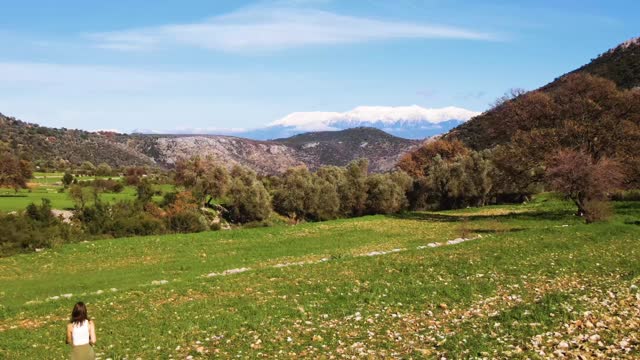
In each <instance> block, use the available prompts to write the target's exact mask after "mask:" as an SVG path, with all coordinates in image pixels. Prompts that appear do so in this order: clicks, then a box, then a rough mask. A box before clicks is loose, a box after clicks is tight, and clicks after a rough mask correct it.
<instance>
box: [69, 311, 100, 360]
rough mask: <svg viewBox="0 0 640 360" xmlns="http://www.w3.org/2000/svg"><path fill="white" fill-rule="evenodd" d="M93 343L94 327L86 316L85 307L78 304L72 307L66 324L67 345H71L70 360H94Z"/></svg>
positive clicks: (94, 339) (94, 337)
mask: <svg viewBox="0 0 640 360" xmlns="http://www.w3.org/2000/svg"><path fill="white" fill-rule="evenodd" d="M95 343H96V328H95V325H94V324H93V321H91V320H90V319H89V316H87V306H86V305H85V304H84V303H83V302H79V303H77V304H76V305H75V306H74V307H73V311H72V312H71V321H69V324H67V344H71V360H94V359H95V358H96V354H95V353H94V352H93V345H94V344H95Z"/></svg>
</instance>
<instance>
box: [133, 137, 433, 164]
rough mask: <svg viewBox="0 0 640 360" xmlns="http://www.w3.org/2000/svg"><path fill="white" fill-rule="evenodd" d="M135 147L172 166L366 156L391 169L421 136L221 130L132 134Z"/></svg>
mask: <svg viewBox="0 0 640 360" xmlns="http://www.w3.org/2000/svg"><path fill="white" fill-rule="evenodd" d="M132 137H133V139H135V141H134V142H135V143H136V145H135V147H136V149H137V150H138V151H139V152H140V153H143V154H145V155H146V156H149V157H150V158H152V159H153V160H154V161H155V162H157V163H158V164H161V165H165V166H169V167H170V166H171V165H172V164H173V163H175V161H176V160H177V159H178V158H181V157H189V156H192V155H194V154H199V155H202V156H213V157H214V158H216V159H219V160H220V161H222V162H224V163H225V164H228V165H229V166H233V165H235V164H240V165H245V166H249V167H251V168H252V169H254V170H256V171H258V172H260V173H278V172H283V171H285V170H286V169H287V168H289V167H292V166H296V165H303V164H304V165H306V166H307V167H309V168H310V169H317V168H318V167H320V166H323V165H338V166H342V165H346V164H348V163H349V162H350V161H352V160H355V159H359V158H367V159H369V162H370V168H371V170H372V171H375V172H383V171H387V170H390V169H392V168H393V167H394V166H395V164H396V163H397V161H398V159H399V158H400V157H401V156H402V155H403V154H404V153H406V152H408V151H410V150H411V149H413V148H414V147H415V146H416V145H418V144H419V143H420V142H419V141H416V140H407V139H402V138H398V137H395V136H392V135H389V134H387V133H385V132H384V131H381V130H377V129H373V128H354V129H347V130H342V131H324V132H312V133H306V134H301V135H296V136H293V137H290V138H285V139H277V140H272V141H256V140H250V139H245V138H239V137H233V136H221V135H202V136H166V135H164V136H163V135H134V136H132Z"/></svg>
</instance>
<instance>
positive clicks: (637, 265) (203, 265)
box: [0, 194, 640, 359]
mask: <svg viewBox="0 0 640 360" xmlns="http://www.w3.org/2000/svg"><path fill="white" fill-rule="evenodd" d="M615 207H616V215H615V217H614V218H613V219H612V220H611V221H609V222H605V223H596V224H591V225H586V224H584V223H583V222H582V221H581V220H580V219H578V218H576V217H575V216H573V214H572V213H573V211H574V209H573V207H572V206H571V204H569V203H567V202H564V201H561V200H559V199H556V198H555V197H553V196H550V195H547V194H543V195H540V196H538V197H537V198H536V199H535V200H534V201H532V202H530V203H528V204H524V205H512V206H508V205H506V206H489V207H485V208H481V209H465V210H458V211H443V212H411V213H406V214H402V215H397V216H369V217H362V218H356V219H348V220H336V221H328V222H321V223H306V224H300V225H296V226H284V225H283V226H276V227H270V228H250V229H238V230H231V231H217V232H206V233H199V234H189V235H169V236H150V237H137V238H122V239H110V240H100V241H94V242H84V243H76V244H69V245H64V246H61V247H58V248H54V249H51V250H45V251H42V252H39V253H32V254H22V255H16V256H12V257H8V258H2V259H0V358H6V359H19V358H25V359H65V358H67V357H68V351H69V349H68V347H67V346H66V345H65V344H64V341H63V339H64V329H65V323H66V321H67V318H68V316H69V313H70V311H71V308H72V306H73V304H74V303H75V302H76V301H79V300H82V301H85V302H86V303H87V304H88V307H89V311H90V316H92V317H93V319H94V320H95V322H96V326H97V337H98V344H97V345H96V347H95V350H96V352H97V353H98V356H99V357H100V358H101V359H108V358H111V359H125V358H126V359H137V358H141V359H170V358H173V359H185V358H189V357H192V358H195V359H197V358H216V357H218V358H269V359H272V358H287V359H288V358H320V359H337V358H353V357H356V358H414V359H419V358H427V359H428V358H440V357H442V356H444V357H446V358H449V359H456V358H548V357H553V356H555V355H557V354H558V353H559V354H562V355H563V356H568V357H570V358H571V357H576V356H578V355H581V356H585V358H589V357H590V356H598V355H602V356H606V357H616V358H624V357H628V358H637V357H639V356H640V353H639V352H638V345H639V344H638V341H639V340H640V337H639V336H640V335H639V329H640V327H639V323H638V321H639V320H638V319H639V318H640V295H639V294H638V292H637V286H640V245H639V241H640V226H639V224H640V203H638V202H617V203H615ZM461 236H464V237H465V238H466V239H469V240H467V241H463V242H460V241H453V242H452V243H451V244H447V242H448V241H450V240H454V239H456V238H460V237H461ZM554 353H555V354H554Z"/></svg>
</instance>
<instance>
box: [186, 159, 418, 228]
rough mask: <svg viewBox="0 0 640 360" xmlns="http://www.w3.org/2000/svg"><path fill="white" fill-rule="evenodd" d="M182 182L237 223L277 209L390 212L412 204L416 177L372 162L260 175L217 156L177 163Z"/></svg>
mask: <svg viewBox="0 0 640 360" xmlns="http://www.w3.org/2000/svg"><path fill="white" fill-rule="evenodd" d="M175 179H176V184H177V185H179V186H184V187H185V188H186V189H188V190H189V191H191V192H192V193H193V195H194V197H195V198H196V199H198V200H199V201H200V202H201V203H202V204H203V205H204V206H208V207H213V208H216V209H218V210H220V211H222V213H223V214H224V216H225V217H226V218H227V219H228V220H229V221H231V222H237V223H246V222H252V221H262V220H265V219H267V218H268V216H269V214H270V212H271V211H272V210H273V211H275V212H277V213H278V214H280V215H283V216H286V217H288V218H290V219H292V220H293V221H296V222H297V221H301V220H311V221H319V220H329V219H336V218H340V217H350V216H360V215H364V214H388V213H394V212H399V211H402V210H404V209H406V208H407V207H408V199H407V197H406V194H407V193H408V191H409V190H410V189H411V186H412V179H411V177H409V176H408V175H407V174H406V173H404V172H402V171H396V172H392V173H388V174H373V175H371V174H369V171H368V161H367V160H357V161H354V162H352V163H351V164H349V165H348V166H346V167H336V166H327V167H322V168H320V169H319V170H318V171H316V172H315V173H312V172H310V171H309V170H308V169H307V168H306V167H295V168H291V169H289V170H287V171H286V172H285V173H284V174H282V175H279V176H266V177H258V176H257V175H256V174H255V173H254V172H253V171H251V170H248V169H246V168H242V167H239V166H236V167H234V168H232V169H231V170H230V171H228V170H227V169H226V168H225V167H224V166H222V165H220V164H217V163H216V162H215V161H214V160H213V159H203V158H199V157H196V158H192V159H188V160H180V161H178V163H177V164H176V174H175Z"/></svg>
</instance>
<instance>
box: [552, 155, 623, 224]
mask: <svg viewBox="0 0 640 360" xmlns="http://www.w3.org/2000/svg"><path fill="white" fill-rule="evenodd" d="M546 178H547V181H548V183H549V185H550V186H551V188H552V189H553V190H555V191H558V192H560V193H563V194H564V195H565V196H567V197H568V198H570V199H571V200H573V202H574V203H575V204H576V206H577V207H578V213H577V215H579V216H584V217H585V220H586V221H587V223H590V222H593V221H596V220H601V219H600V217H602V215H603V214H604V213H605V211H603V210H602V209H603V203H604V202H605V201H606V200H607V199H608V195H609V194H610V193H611V192H612V191H614V190H617V189H619V188H620V187H621V186H622V184H623V181H624V175H623V173H622V170H621V166H620V165H619V163H618V162H616V161H614V160H610V159H608V158H600V159H599V160H595V159H594V158H593V157H592V156H591V155H589V154H588V153H586V152H584V151H575V150H569V149H565V150H560V151H559V152H558V153H557V154H556V155H555V156H553V157H551V158H550V159H549V161H548V167H547V171H546Z"/></svg>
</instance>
